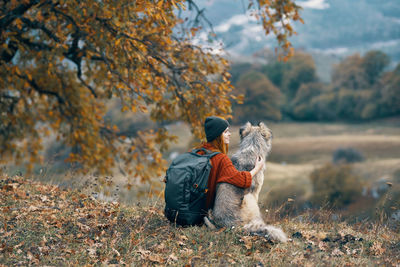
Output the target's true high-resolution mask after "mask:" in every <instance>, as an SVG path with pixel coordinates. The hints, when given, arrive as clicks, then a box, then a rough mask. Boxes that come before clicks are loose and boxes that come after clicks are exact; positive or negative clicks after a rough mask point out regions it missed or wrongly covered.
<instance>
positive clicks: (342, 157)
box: [332, 147, 364, 164]
mask: <svg viewBox="0 0 400 267" xmlns="http://www.w3.org/2000/svg"><path fill="white" fill-rule="evenodd" d="M332 161H333V163H335V164H338V163H354V162H361V161H364V156H363V155H362V154H361V152H359V151H358V150H356V149H354V148H351V147H345V148H343V147H342V148H338V149H336V150H335V152H333V159H332Z"/></svg>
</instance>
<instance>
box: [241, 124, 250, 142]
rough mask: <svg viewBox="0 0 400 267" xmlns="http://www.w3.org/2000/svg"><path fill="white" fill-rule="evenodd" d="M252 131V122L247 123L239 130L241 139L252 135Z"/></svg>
mask: <svg viewBox="0 0 400 267" xmlns="http://www.w3.org/2000/svg"><path fill="white" fill-rule="evenodd" d="M250 130H251V123H250V122H247V123H246V124H245V125H243V126H242V127H240V129H239V135H240V138H243V137H245V136H246V135H248V134H249V133H250Z"/></svg>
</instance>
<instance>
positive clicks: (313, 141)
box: [8, 120, 400, 209]
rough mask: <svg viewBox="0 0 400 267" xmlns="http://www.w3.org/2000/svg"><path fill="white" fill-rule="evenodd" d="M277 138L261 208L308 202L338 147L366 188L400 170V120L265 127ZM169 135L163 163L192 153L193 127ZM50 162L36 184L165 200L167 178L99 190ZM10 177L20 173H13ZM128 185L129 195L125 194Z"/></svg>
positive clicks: (123, 180)
mask: <svg viewBox="0 0 400 267" xmlns="http://www.w3.org/2000/svg"><path fill="white" fill-rule="evenodd" d="M267 125H268V127H270V129H271V130H272V132H273V136H274V139H273V143H272V152H271V154H270V157H269V158H268V161H267V170H266V172H265V182H264V186H263V189H262V191H261V194H260V205H261V207H262V208H263V209H264V208H270V207H271V205H280V204H281V203H283V202H285V201H286V200H287V199H288V198H289V197H290V198H293V199H294V200H295V201H302V202H304V201H306V200H307V199H308V198H309V197H310V196H311V195H312V184H311V182H310V179H309V177H310V174H311V173H312V172H313V171H314V170H315V169H317V168H319V167H321V166H323V165H325V164H326V163H328V162H331V161H332V154H333V152H334V151H335V150H336V149H338V148H340V147H351V148H354V149H356V150H357V151H359V152H360V153H362V155H363V156H364V157H365V161H363V162H360V163H356V164H353V169H354V171H355V172H356V173H357V174H358V175H359V176H360V177H362V180H363V183H364V184H363V186H365V187H370V186H371V185H372V184H374V183H375V182H377V181H378V180H380V179H381V178H385V179H386V180H389V181H390V180H391V179H393V174H394V173H395V171H396V170H399V169H400V120H391V121H390V120H389V121H382V122H373V123H363V124H344V123H267ZM168 129H169V130H170V131H171V132H172V133H173V134H175V135H177V136H178V142H177V143H176V144H172V145H171V148H170V150H169V151H168V152H167V153H166V154H165V158H166V159H168V160H171V159H172V158H173V157H174V156H176V155H177V154H179V153H183V152H185V151H188V150H189V149H190V148H191V146H192V145H193V142H194V140H193V137H192V135H191V133H190V130H189V127H187V126H186V125H185V124H183V123H176V124H173V125H169V126H168ZM231 132H232V136H231V144H230V154H232V153H234V152H235V151H236V150H237V149H238V144H239V126H231ZM51 164H52V163H51V162H48V164H47V167H45V168H43V170H44V171H42V172H40V173H37V174H36V175H35V179H37V180H40V181H44V182H50V183H53V184H57V185H61V186H62V187H73V188H81V189H83V190H84V191H86V192H87V193H90V192H100V193H96V194H97V195H99V197H100V198H101V199H105V200H120V201H121V202H124V203H127V204H136V203H137V202H139V201H140V202H142V203H144V202H145V201H146V199H148V197H149V196H155V197H157V196H161V197H162V191H163V188H164V183H163V182H162V178H163V177H154V179H153V180H152V181H151V183H147V184H141V183H140V182H139V181H134V180H129V177H126V176H124V175H121V174H115V175H114V176H113V177H108V178H107V179H108V180H113V182H114V185H113V186H111V187H107V188H106V187H101V186H100V184H99V183H98V178H96V177H94V176H93V175H88V176H85V177H82V175H79V174H76V173H72V172H70V171H66V172H64V173H54V172H52V171H51V168H50V167H51ZM10 170H11V171H9V172H8V173H9V174H10V175H13V174H15V173H17V172H16V171H15V170H14V169H12V168H11V169H10ZM127 181H129V182H130V183H131V184H132V185H133V186H132V189H131V190H127V189H126V188H124V185H126V184H127Z"/></svg>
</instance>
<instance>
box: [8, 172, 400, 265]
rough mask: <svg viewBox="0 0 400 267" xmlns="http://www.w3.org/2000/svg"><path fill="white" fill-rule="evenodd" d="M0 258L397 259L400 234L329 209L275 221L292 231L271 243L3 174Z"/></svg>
mask: <svg viewBox="0 0 400 267" xmlns="http://www.w3.org/2000/svg"><path fill="white" fill-rule="evenodd" d="M0 210H1V213H0V266H11V265H23V266H25V265H41V266H56V265H85V266H90V265H100V264H104V265H112V264H121V265H125V264H126V265H134V266H142V265H173V266H187V265H192V266H193V265H195V266H196V265H197V266H226V265H237V266H288V265H301V266H304V265H306V266H307V265H308V266H349V265H361V266H374V265H386V266H396V265H398V264H400V234H399V233H398V231H397V232H395V231H392V230H390V229H388V228H386V227H385V226H383V225H381V224H369V223H366V222H364V223H359V224H356V225H348V224H346V223H344V222H334V221H331V220H330V219H329V218H330V214H329V213H326V212H324V211H319V212H316V213H308V214H304V215H302V216H298V217H294V218H286V219H283V220H280V221H271V220H270V223H272V224H274V225H280V226H281V227H282V228H283V230H284V231H285V232H286V233H287V234H288V235H289V237H291V239H292V240H291V242H288V243H286V244H273V243H272V242H270V241H268V240H267V239H265V238H264V237H260V236H249V235H245V234H243V232H241V230H240V229H220V230H209V229H207V228H205V227H204V226H202V227H190V228H180V227H175V226H174V225H171V224H170V223H168V221H167V220H166V219H165V218H164V216H163V214H162V204H161V202H160V201H158V202H157V201H151V202H150V201H149V202H145V203H142V204H140V203H137V205H133V206H125V205H123V204H120V203H116V202H114V203H107V202H101V201H97V200H95V199H94V198H92V197H89V196H87V195H85V194H82V193H81V192H79V191H73V190H64V189H60V188H59V187H57V186H54V185H48V184H43V183H38V182H34V181H30V180H27V179H24V178H23V177H19V176H13V177H10V176H7V175H1V177H0Z"/></svg>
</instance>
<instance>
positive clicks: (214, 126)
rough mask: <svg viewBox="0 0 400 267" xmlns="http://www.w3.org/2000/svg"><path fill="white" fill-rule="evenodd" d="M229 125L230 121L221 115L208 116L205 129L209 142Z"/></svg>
mask: <svg viewBox="0 0 400 267" xmlns="http://www.w3.org/2000/svg"><path fill="white" fill-rule="evenodd" d="M228 126H229V123H228V122H227V121H226V120H224V119H222V118H220V117H215V116H211V117H207V118H206V120H205V122H204V131H205V132H206V138H207V142H211V141H213V140H214V139H215V138H217V137H218V136H220V135H221V134H222V133H223V132H224V131H225V130H226V128H228Z"/></svg>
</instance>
